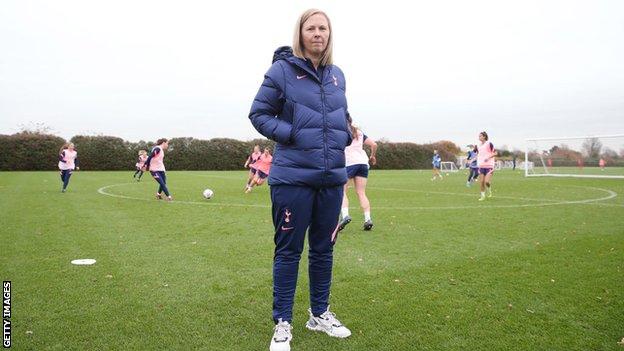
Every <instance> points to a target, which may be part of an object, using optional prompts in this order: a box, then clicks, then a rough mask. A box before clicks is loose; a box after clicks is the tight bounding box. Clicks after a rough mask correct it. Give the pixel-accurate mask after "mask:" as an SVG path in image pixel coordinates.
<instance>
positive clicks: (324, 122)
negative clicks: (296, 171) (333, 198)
mask: <svg viewBox="0 0 624 351" xmlns="http://www.w3.org/2000/svg"><path fill="white" fill-rule="evenodd" d="M324 74H325V68H323V70H322V71H321V84H320V86H321V107H322V110H323V152H324V155H323V161H324V162H325V169H324V172H323V180H322V184H323V185H325V178H326V176H327V171H328V167H327V157H328V156H329V155H328V154H327V115H326V114H325V89H323V75H324Z"/></svg>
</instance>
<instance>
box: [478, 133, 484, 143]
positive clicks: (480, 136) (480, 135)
mask: <svg viewBox="0 0 624 351" xmlns="http://www.w3.org/2000/svg"><path fill="white" fill-rule="evenodd" d="M479 141H480V142H484V141H485V136H483V134H481V133H479Z"/></svg>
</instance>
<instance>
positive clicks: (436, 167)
mask: <svg viewBox="0 0 624 351" xmlns="http://www.w3.org/2000/svg"><path fill="white" fill-rule="evenodd" d="M431 164H432V165H433V169H432V170H433V178H431V180H435V179H436V177H439V178H440V180H442V174H440V167H442V157H440V155H439V154H438V150H433V158H432V159H431Z"/></svg>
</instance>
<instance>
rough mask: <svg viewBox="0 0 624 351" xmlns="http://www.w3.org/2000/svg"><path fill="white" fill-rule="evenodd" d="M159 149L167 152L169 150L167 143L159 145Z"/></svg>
mask: <svg viewBox="0 0 624 351" xmlns="http://www.w3.org/2000/svg"><path fill="white" fill-rule="evenodd" d="M160 147H162V149H163V150H167V149H168V148H169V142H168V141H165V142H164V143H162V144H160Z"/></svg>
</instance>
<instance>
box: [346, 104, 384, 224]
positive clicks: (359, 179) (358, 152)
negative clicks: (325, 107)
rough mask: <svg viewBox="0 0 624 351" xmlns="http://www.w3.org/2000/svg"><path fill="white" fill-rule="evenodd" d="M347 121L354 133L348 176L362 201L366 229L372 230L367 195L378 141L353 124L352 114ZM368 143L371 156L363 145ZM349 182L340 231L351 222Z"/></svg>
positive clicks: (348, 152) (347, 150)
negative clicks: (367, 186)
mask: <svg viewBox="0 0 624 351" xmlns="http://www.w3.org/2000/svg"><path fill="white" fill-rule="evenodd" d="M347 121H348V122H349V126H350V128H351V134H353V141H352V142H351V145H349V146H347V147H346V148H345V159H346V162H345V165H346V167H347V178H348V179H349V181H351V182H353V185H354V187H355V192H356V194H357V196H358V200H359V201H360V207H362V211H364V230H371V229H372V228H373V220H372V219H371V213H370V212H371V206H370V201H368V197H367V196H366V183H367V181H368V169H369V168H370V167H369V165H368V161H369V159H370V163H371V165H373V166H374V165H375V163H377V159H376V158H375V154H376V153H377V143H376V142H375V140H373V139H371V138H369V137H367V136H366V134H364V133H362V131H361V130H360V129H359V128H357V127H356V126H354V125H353V120H352V119H351V116H350V115H347ZM364 145H368V146H370V148H371V155H370V158H369V157H368V155H366V151H364V148H363V146H364ZM348 184H349V183H348V182H347V184H345V185H344V195H343V197H342V210H341V214H342V220H341V221H340V224H339V225H338V231H341V230H343V229H344V228H345V227H346V226H347V224H349V223H351V217H350V216H349V198H348V197H347V189H348Z"/></svg>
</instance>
